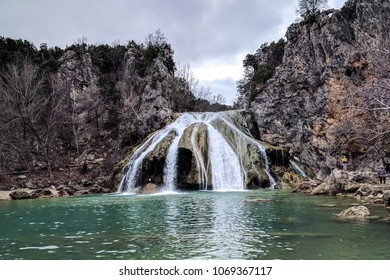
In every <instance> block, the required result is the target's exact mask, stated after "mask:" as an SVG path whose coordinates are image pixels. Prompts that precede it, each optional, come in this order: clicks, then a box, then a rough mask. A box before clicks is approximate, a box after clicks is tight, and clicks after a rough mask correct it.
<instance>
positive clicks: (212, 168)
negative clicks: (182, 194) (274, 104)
mask: <svg viewBox="0 0 390 280" xmlns="http://www.w3.org/2000/svg"><path fill="white" fill-rule="evenodd" d="M159 162H163V164H164V166H163V168H162V166H161V167H160V165H158V164H157V163H159ZM262 174H264V175H262ZM255 177H256V178H255ZM254 178H255V179H256V180H255V179H254ZM266 179H268V181H269V186H270V187H271V188H273V187H274V186H275V185H276V181H275V179H274V178H273V177H272V175H271V173H270V170H269V163H268V159H267V154H266V151H265V148H264V146H263V145H262V143H261V142H259V141H258V140H257V139H255V138H253V136H252V135H251V134H250V132H249V129H248V125H247V124H246V122H245V119H244V118H243V116H242V114H241V113H240V112H239V111H230V112H218V113H184V114H182V115H181V116H180V117H179V118H178V119H177V120H176V121H175V122H173V123H172V124H170V125H168V126H167V127H165V128H164V129H162V130H160V131H158V132H156V133H154V134H153V135H152V136H150V137H149V138H148V139H147V140H146V141H145V142H144V143H143V144H142V145H141V146H139V147H138V148H137V149H136V150H135V151H134V152H133V155H132V156H131V157H130V159H129V160H128V163H127V164H126V166H125V168H124V170H123V177H122V180H121V182H120V186H119V188H118V192H134V191H135V190H136V189H138V188H140V187H142V186H143V185H144V184H145V183H146V182H153V183H155V184H156V185H157V187H158V188H159V189H161V190H163V191H174V190H176V189H180V188H183V187H184V186H187V187H188V188H194V186H197V187H198V189H200V190H206V189H212V190H242V189H245V188H246V184H248V182H262V181H263V180H266ZM251 184H253V183H251ZM259 187H260V186H259Z"/></svg>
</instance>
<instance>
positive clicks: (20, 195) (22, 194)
mask: <svg viewBox="0 0 390 280" xmlns="http://www.w3.org/2000/svg"><path fill="white" fill-rule="evenodd" d="M9 196H10V197H11V198H12V199H15V200H17V199H28V198H30V194H29V193H28V192H27V191H24V190H16V191H13V192H11V193H10V194H9Z"/></svg>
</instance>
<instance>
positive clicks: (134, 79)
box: [0, 31, 226, 189]
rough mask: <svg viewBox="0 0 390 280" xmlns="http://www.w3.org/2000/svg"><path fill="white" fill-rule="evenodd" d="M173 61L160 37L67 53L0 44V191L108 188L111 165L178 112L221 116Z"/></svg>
mask: <svg viewBox="0 0 390 280" xmlns="http://www.w3.org/2000/svg"><path fill="white" fill-rule="evenodd" d="M173 56H174V51H173V50H172V48H171V46H170V44H169V43H168V42H167V40H166V38H165V37H164V35H163V34H162V33H161V32H159V31H157V32H156V33H155V34H150V35H149V37H148V38H147V40H146V41H145V43H136V42H134V41H129V42H128V44H127V45H119V44H118V45H112V46H110V45H89V44H87V43H86V42H85V40H83V39H80V40H79V41H78V42H77V43H74V44H73V45H71V46H68V47H66V48H65V49H61V48H58V47H53V48H49V47H48V46H47V45H46V44H42V45H41V46H40V47H39V49H37V48H36V47H35V46H34V45H33V44H32V43H30V42H28V41H24V40H21V39H17V40H15V39H11V38H3V37H0V188H1V189H9V188H11V187H12V186H17V187H26V186H28V187H29V188H31V187H32V188H33V187H34V186H37V187H38V186H40V187H41V186H51V185H65V186H68V185H72V186H84V185H85V186H91V185H94V184H95V183H96V182H99V186H105V187H110V188H114V185H113V184H112V181H111V176H112V171H113V169H114V167H115V165H116V164H117V162H119V161H120V160H121V159H122V158H123V156H124V155H125V154H126V153H127V152H128V151H129V150H130V149H131V148H132V147H133V146H134V145H137V144H138V143H140V142H141V141H142V140H143V139H144V138H145V137H146V136H147V135H148V134H149V133H151V132H154V131H156V130H157V129H160V128H162V127H163V126H165V125H166V124H167V123H170V122H172V120H174V119H175V118H176V115H175V114H176V113H177V112H183V111H194V110H220V109H225V108H226V106H222V105H219V104H210V102H209V101H207V100H204V99H200V98H196V97H195V96H194V94H193V92H192V91H191V90H193V89H190V85H189V81H188V75H190V74H191V73H189V72H188V71H190V70H189V69H188V68H186V69H184V70H185V71H187V72H185V71H184V70H183V69H178V68H177V66H176V64H175V62H174V58H173ZM183 71H184V73H183ZM186 75H187V76H186ZM192 78H193V77H192Z"/></svg>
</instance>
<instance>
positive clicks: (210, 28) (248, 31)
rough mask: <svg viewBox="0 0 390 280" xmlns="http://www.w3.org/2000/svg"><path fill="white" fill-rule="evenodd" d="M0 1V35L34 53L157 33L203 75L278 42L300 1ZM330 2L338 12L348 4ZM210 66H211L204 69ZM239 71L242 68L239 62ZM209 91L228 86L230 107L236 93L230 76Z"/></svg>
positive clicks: (177, 57)
mask: <svg viewBox="0 0 390 280" xmlns="http://www.w3.org/2000/svg"><path fill="white" fill-rule="evenodd" d="M1 2H2V3H1V4H0V36H4V37H11V38H21V39H26V40H29V41H31V42H33V43H34V44H35V45H36V46H37V47H39V45H40V44H41V43H47V44H48V45H49V46H60V47H65V46H67V45H71V44H73V43H74V42H75V41H76V40H77V39H78V38H81V37H82V36H85V37H87V38H88V42H89V43H91V44H97V43H107V44H111V43H113V42H114V41H118V40H119V42H120V43H122V44H125V43H127V41H129V40H135V41H137V42H143V41H144V39H145V37H146V36H147V35H148V34H149V33H153V32H154V31H155V30H157V29H160V30H161V31H162V32H163V33H164V34H165V35H166V37H167V39H168V41H169V42H170V43H171V45H172V47H173V49H174V50H175V60H176V61H177V62H180V63H182V64H186V63H188V64H190V65H191V67H194V68H198V69H200V68H201V67H202V65H205V64H207V65H208V67H213V66H212V65H213V63H214V65H215V66H218V65H217V64H218V63H220V64H228V62H229V61H234V62H232V63H236V64H237V61H236V60H237V59H236V57H237V56H238V55H241V56H243V55H244V54H247V53H253V52H254V51H255V50H256V49H257V48H258V47H259V46H260V45H261V44H262V43H264V42H267V41H268V42H270V41H273V40H278V39H279V38H281V37H283V36H284V33H285V31H286V28H287V26H288V25H289V24H290V23H292V22H293V21H294V20H295V7H296V5H297V2H298V0H295V1H291V0H274V1H266V0H164V1H161V0H67V1H53V0H35V1H29V0H2V1H1ZM329 2H330V5H331V6H333V7H337V8H338V7H340V6H341V3H344V2H345V0H331V1H329ZM210 61H213V63H206V62H210ZM210 65H211V66H210ZM236 67H241V62H239V65H236ZM200 71H201V70H200ZM221 81H225V83H223V82H221ZM201 82H202V80H201ZM205 83H206V82H205ZM207 85H209V86H210V87H211V89H212V91H213V92H214V91H216V90H218V91H219V90H221V89H222V88H223V91H224V94H228V93H227V91H228V88H230V87H232V88H231V89H230V91H231V93H230V94H228V96H226V99H227V101H229V102H230V100H231V99H232V98H233V97H234V96H235V95H236V92H235V81H234V82H233V81H232V79H231V77H225V78H224V79H221V78H219V80H215V82H214V83H213V82H212V81H210V80H208V81H207ZM221 91H222V90H221ZM215 93H216V94H218V93H219V92H215Z"/></svg>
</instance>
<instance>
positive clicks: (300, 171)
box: [290, 159, 308, 177]
mask: <svg viewBox="0 0 390 280" xmlns="http://www.w3.org/2000/svg"><path fill="white" fill-rule="evenodd" d="M290 164H291V166H292V167H293V168H294V170H295V171H296V172H297V173H298V174H299V175H301V176H302V177H308V176H307V175H306V173H305V171H303V170H302V168H301V167H299V165H298V163H296V162H295V161H293V160H292V159H290Z"/></svg>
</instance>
